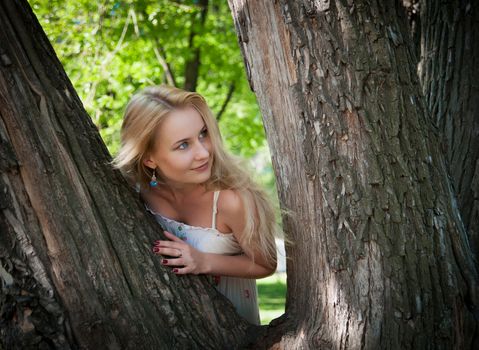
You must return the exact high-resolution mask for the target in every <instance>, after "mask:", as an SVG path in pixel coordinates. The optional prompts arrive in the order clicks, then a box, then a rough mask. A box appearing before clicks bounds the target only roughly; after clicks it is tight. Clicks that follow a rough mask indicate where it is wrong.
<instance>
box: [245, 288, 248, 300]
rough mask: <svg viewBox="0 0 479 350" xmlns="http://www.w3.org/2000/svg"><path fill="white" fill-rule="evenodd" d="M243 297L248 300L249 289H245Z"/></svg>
mask: <svg viewBox="0 0 479 350" xmlns="http://www.w3.org/2000/svg"><path fill="white" fill-rule="evenodd" d="M244 297H245V298H246V299H249V289H245V290H244Z"/></svg>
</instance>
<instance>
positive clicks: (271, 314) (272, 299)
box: [256, 273, 286, 324]
mask: <svg viewBox="0 0 479 350" xmlns="http://www.w3.org/2000/svg"><path fill="white" fill-rule="evenodd" d="M256 283H257V285H258V298H259V312H260V317H261V324H269V323H270V322H271V320H273V319H275V318H277V317H279V316H281V315H282V314H283V313H284V302H285V300H286V273H276V274H274V275H272V276H269V277H266V278H263V279H260V280H257V281H256Z"/></svg>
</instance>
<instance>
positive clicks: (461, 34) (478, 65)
mask: <svg viewBox="0 0 479 350" xmlns="http://www.w3.org/2000/svg"><path fill="white" fill-rule="evenodd" d="M420 17H421V22H422V29H421V32H422V40H421V62H420V65H419V75H420V79H421V83H422V86H423V92H424V96H425V98H426V103H427V106H428V108H429V111H430V113H431V118H432V120H433V121H434V123H435V124H436V125H437V127H438V128H439V130H440V131H441V133H443V144H442V149H443V151H444V153H445V156H446V161H447V162H446V163H447V165H448V170H449V173H450V175H451V178H452V184H453V188H454V191H455V193H456V195H457V204H458V207H459V211H460V212H461V217H462V220H463V221H464V226H465V228H466V231H467V232H468V234H469V238H470V242H471V248H472V251H473V253H474V254H475V256H476V259H479V86H478V83H477V82H478V81H479V45H478V44H477V43H478V42H479V6H478V3H477V2H474V1H462V0H455V1H446V2H444V1H423V2H422V3H421V16H420Z"/></svg>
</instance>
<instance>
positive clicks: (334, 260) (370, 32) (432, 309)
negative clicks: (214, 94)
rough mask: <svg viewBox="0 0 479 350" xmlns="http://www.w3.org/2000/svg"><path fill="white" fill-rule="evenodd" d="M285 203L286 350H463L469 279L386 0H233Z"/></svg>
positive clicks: (407, 55) (473, 281) (471, 327)
mask: <svg viewBox="0 0 479 350" xmlns="http://www.w3.org/2000/svg"><path fill="white" fill-rule="evenodd" d="M229 4H230V8H231V10H232V13H233V17H234V20H235V25H236V29H237V33H238V38H239V43H240V46H241V49H242V52H243V55H244V58H245V65H246V70H247V73H248V77H249V81H250V84H251V87H252V89H253V90H254V91H255V92H256V95H257V98H258V102H259V104H260V107H261V110H262V113H263V117H264V123H265V128H266V134H267V138H268V142H269V145H270V149H271V152H272V158H273V166H274V169H275V172H276V175H277V179H278V187H279V195H280V202H281V203H282V206H283V207H284V208H285V209H286V210H288V211H290V214H289V215H286V216H285V217H284V220H283V222H284V228H285V231H286V233H287V234H288V235H289V238H290V240H291V241H292V244H291V245H288V246H287V255H288V258H289V259H288V265H287V268H288V294H287V303H286V314H285V316H284V317H283V318H282V319H280V320H278V321H277V322H276V327H275V328H274V329H272V330H271V332H270V333H269V335H268V336H267V337H266V338H265V339H264V342H265V344H270V345H271V344H276V346H278V347H284V348H288V349H289V348H321V349H329V348H333V349H346V348H347V349H364V348H365V349H472V348H473V346H477V343H478V328H477V327H478V323H477V321H478V316H477V315H478V313H477V302H478V301H477V291H478V288H477V287H478V274H477V270H476V266H475V265H474V262H473V259H472V254H471V251H470V248H469V246H468V244H467V236H466V233H465V230H464V227H463V224H462V222H461V220H460V217H459V213H458V211H457V207H456V205H455V203H454V195H453V192H452V189H451V185H450V183H449V181H448V178H447V174H446V169H445V165H444V159H443V156H442V154H441V152H440V151H439V149H438V145H439V140H438V136H439V135H438V132H437V130H436V129H434V128H433V127H432V126H431V124H432V123H431V122H430V118H429V116H428V112H427V107H425V103H424V99H423V96H422V95H421V89H420V84H419V82H418V77H417V74H416V71H415V63H416V60H415V58H413V57H412V56H413V55H412V53H411V45H409V44H406V42H407V40H409V39H408V38H407V24H406V18H405V14H404V13H403V10H404V9H403V8H402V6H401V5H400V4H399V2H395V1H378V2H367V1H354V2H353V1H332V0H331V1H329V0H326V1H324V0H314V1H312V0H301V1H298V0H295V1H291V0H290V1H286V0H278V1H247V0H229Z"/></svg>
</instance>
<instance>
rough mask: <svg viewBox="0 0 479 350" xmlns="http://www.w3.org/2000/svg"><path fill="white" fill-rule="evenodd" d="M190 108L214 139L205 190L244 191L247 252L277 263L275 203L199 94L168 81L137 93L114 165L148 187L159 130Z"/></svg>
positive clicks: (124, 126)
mask: <svg viewBox="0 0 479 350" xmlns="http://www.w3.org/2000/svg"><path fill="white" fill-rule="evenodd" d="M185 107H193V108H195V109H196V110H197V111H198V113H199V114H200V115H201V117H202V118H203V121H204V122H205V124H206V127H207V129H208V134H209V136H210V139H211V144H212V153H213V165H212V169H211V177H210V178H209V179H208V180H207V181H206V182H205V184H204V185H205V187H206V189H207V190H208V191H215V190H226V189H230V190H234V191H235V192H236V193H238V194H239V195H240V198H241V199H242V201H243V205H244V209H245V217H244V220H245V227H244V231H243V232H242V235H241V237H242V242H240V243H241V244H242V246H243V247H247V249H249V251H246V252H245V253H247V254H248V255H253V253H254V252H257V253H260V254H261V255H262V257H263V258H264V259H265V261H266V262H267V263H268V264H269V265H271V266H275V265H276V245H275V241H274V236H275V233H277V232H278V226H277V224H276V220H275V213H274V209H273V206H272V204H271V201H270V200H269V198H268V196H267V194H266V193H265V191H264V190H263V189H261V188H260V187H259V186H258V185H257V184H256V183H255V182H254V181H253V180H252V179H251V177H250V176H249V174H248V173H247V172H246V171H245V166H244V165H242V161H241V160H240V159H239V158H237V157H234V156H232V155H231V154H229V153H227V152H226V151H225V149H224V146H223V141H222V139H221V134H220V131H219V128H218V124H217V122H216V119H215V118H214V116H213V113H212V112H211V110H210V109H209V107H208V105H207V104H206V101H205V99H204V98H203V97H202V96H201V95H200V94H198V93H196V92H189V91H185V90H182V89H179V88H175V87H171V86H167V85H159V86H151V87H147V88H145V89H144V90H143V91H141V92H139V93H137V94H135V95H134V96H133V97H132V99H131V100H130V102H129V103H128V105H127V107H126V111H125V115H124V119H123V125H122V128H121V146H120V150H119V152H118V155H117V156H116V157H115V159H114V160H113V165H114V166H115V167H116V168H118V169H120V171H121V172H122V174H123V175H124V176H125V177H126V178H127V179H128V180H129V181H130V183H132V184H137V183H139V184H140V186H148V182H149V181H150V179H151V177H152V174H153V171H154V170H153V169H150V168H148V167H147V166H145V165H144V164H143V161H144V159H145V158H146V157H147V155H148V154H149V153H150V152H152V151H153V147H154V145H155V137H156V135H157V132H156V131H157V130H158V128H159V127H160V125H161V123H162V121H163V120H164V119H165V117H166V116H168V114H169V113H170V112H171V111H173V110H177V109H183V108H185ZM156 175H157V176H158V179H157V180H158V183H159V184H160V186H161V185H165V182H164V179H162V178H161V174H156Z"/></svg>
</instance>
